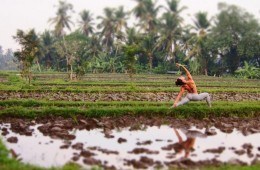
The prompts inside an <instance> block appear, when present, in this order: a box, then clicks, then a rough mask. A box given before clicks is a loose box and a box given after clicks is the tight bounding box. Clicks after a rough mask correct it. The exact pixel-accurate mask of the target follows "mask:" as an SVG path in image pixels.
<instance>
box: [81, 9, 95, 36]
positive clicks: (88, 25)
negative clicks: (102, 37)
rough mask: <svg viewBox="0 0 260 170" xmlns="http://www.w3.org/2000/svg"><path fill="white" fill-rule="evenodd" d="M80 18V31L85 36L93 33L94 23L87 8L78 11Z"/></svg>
mask: <svg viewBox="0 0 260 170" xmlns="http://www.w3.org/2000/svg"><path fill="white" fill-rule="evenodd" d="M80 18H81V20H80V21H79V26H80V30H81V31H82V33H83V34H84V35H86V36H89V35H90V34H93V32H94V26H93V25H94V23H93V22H92V21H93V17H92V14H91V13H90V12H89V11H87V10H83V11H82V12H81V13H80Z"/></svg>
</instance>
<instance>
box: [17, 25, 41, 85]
mask: <svg viewBox="0 0 260 170" xmlns="http://www.w3.org/2000/svg"><path fill="white" fill-rule="evenodd" d="M14 39H15V40H16V41H17V42H18V43H19V44H20V45H21V46H22V48H21V49H22V50H18V51H16V52H15V53H14V56H15V57H16V58H17V60H18V61H19V62H20V63H21V65H20V69H21V75H22V77H24V78H25V79H26V80H28V82H29V84H30V83H31V80H32V72H31V67H32V65H33V62H34V60H38V57H39V56H40V55H41V52H40V41H39V39H38V37H37V35H36V33H35V31H34V29H32V30H30V31H29V32H28V33H25V32H23V31H22V30H18V31H17V34H16V36H14Z"/></svg>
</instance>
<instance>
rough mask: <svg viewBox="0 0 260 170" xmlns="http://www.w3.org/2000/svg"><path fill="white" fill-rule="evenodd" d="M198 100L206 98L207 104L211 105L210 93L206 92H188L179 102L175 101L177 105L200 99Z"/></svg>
mask: <svg viewBox="0 0 260 170" xmlns="http://www.w3.org/2000/svg"><path fill="white" fill-rule="evenodd" d="M200 100H206V102H207V104H208V106H209V107H211V101H210V95H209V94H208V93H200V94H194V93H188V94H187V95H186V96H185V97H184V98H183V99H182V100H181V101H180V102H178V103H177V106H180V105H184V104H186V103H188V102H189V101H200Z"/></svg>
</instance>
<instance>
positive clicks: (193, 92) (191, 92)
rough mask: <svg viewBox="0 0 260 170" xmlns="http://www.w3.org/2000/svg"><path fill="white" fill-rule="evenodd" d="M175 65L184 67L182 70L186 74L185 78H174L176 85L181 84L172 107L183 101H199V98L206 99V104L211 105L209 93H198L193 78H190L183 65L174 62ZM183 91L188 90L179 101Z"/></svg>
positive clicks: (183, 102) (181, 103)
mask: <svg viewBox="0 0 260 170" xmlns="http://www.w3.org/2000/svg"><path fill="white" fill-rule="evenodd" d="M176 66H177V67H181V68H183V69H184V71H185V72H186V75H187V79H185V77H183V76H181V77H179V78H178V79H177V80H176V82H175V84H176V86H181V89H180V92H179V94H178V96H177V97H176V99H175V101H174V103H173V106H172V107H177V106H180V105H183V104H185V103H188V102H189V101H200V100H206V102H207V104H208V106H209V107H211V101H210V96H209V94H208V93H200V94H198V91H197V87H196V84H195V82H194V80H193V79H192V76H191V74H190V72H189V71H188V70H187V69H186V68H185V66H183V65H181V64H179V63H176ZM185 91H187V92H188V93H187V95H186V96H185V97H184V98H183V99H182V100H181V101H180V102H179V100H180V98H181V96H182V95H183V93H184V92H185Z"/></svg>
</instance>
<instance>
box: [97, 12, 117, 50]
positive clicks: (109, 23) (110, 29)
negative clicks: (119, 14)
mask: <svg viewBox="0 0 260 170" xmlns="http://www.w3.org/2000/svg"><path fill="white" fill-rule="evenodd" d="M114 10H115V9H114V8H105V9H104V14H105V16H98V17H97V18H98V19H101V22H100V23H99V24H98V25H97V28H98V29H101V33H100V34H101V36H102V37H103V38H102V39H103V40H102V44H103V45H104V46H105V50H106V52H107V53H110V52H111V51H112V47H113V42H114V36H115V17H114Z"/></svg>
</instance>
